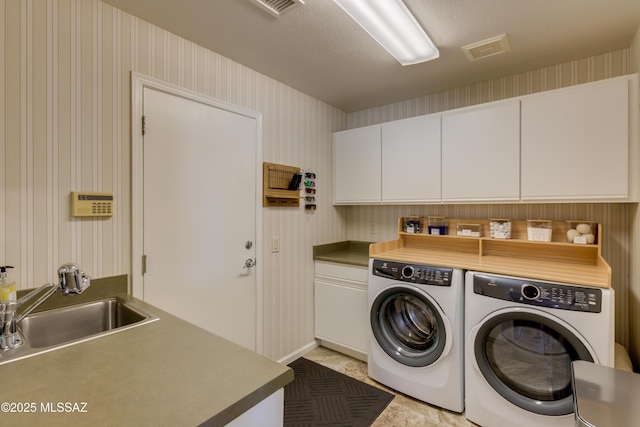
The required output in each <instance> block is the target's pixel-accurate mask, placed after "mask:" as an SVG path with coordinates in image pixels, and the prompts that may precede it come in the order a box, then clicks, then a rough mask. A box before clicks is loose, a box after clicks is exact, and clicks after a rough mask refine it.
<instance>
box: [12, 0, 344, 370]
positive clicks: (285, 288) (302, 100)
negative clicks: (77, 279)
mask: <svg viewBox="0 0 640 427" xmlns="http://www.w3.org/2000/svg"><path fill="white" fill-rule="evenodd" d="M0 62H1V64H0V96H1V98H2V100H3V102H2V103H0V109H1V110H0V129H2V131H1V132H0V153H1V155H2V160H1V165H2V166H1V169H2V173H0V189H1V194H0V211H1V212H2V213H3V215H2V216H1V217H0V218H1V219H0V242H2V244H0V263H7V264H10V265H14V266H15V267H16V268H15V270H14V271H12V272H11V277H13V278H15V279H16V280H17V282H18V286H19V287H20V288H30V287H35V286H38V285H40V284H43V283H45V282H47V281H53V280H56V277H55V272H56V270H57V268H58V266H59V265H61V264H63V263H65V262H69V261H74V262H78V263H79V264H80V265H81V267H82V268H83V269H84V270H85V271H86V272H87V274H89V275H90V276H92V277H107V276H113V275H119V274H130V273H131V260H130V258H131V249H130V248H131V218H130V217H131V202H130V198H131V137H130V115H131V112H130V73H131V71H136V72H139V73H142V74H146V75H148V76H151V77H154V78H158V79H161V80H165V81H168V82H170V83H173V84H176V85H179V86H183V87H186V88H187V89H191V90H195V91H198V92H200V93H203V94H205V95H208V96H212V97H215V98H218V99H220V100H222V101H225V102H230V103H233V104H236V105H239V106H241V107H245V108H249V109H252V110H254V111H258V112H260V113H262V115H263V116H262V120H263V157H264V160H265V161H269V162H276V163H283V164H287V165H293V166H299V167H301V168H302V169H304V170H310V171H314V172H316V174H317V176H318V178H317V185H318V187H317V188H318V193H317V200H318V209H317V210H316V211H315V212H313V213H310V214H308V213H306V212H305V211H304V209H290V208H289V209H287V208H264V209H262V210H261V211H262V214H263V236H262V241H263V242H264V247H263V253H264V257H265V258H266V259H265V260H261V261H263V262H260V260H259V262H260V266H261V270H260V271H261V272H262V274H263V280H262V284H263V288H264V289H263V295H264V307H263V311H264V313H265V318H264V321H263V329H264V331H265V332H264V335H265V336H264V337H263V339H262V341H263V342H264V348H263V349H262V352H263V353H264V354H265V355H267V356H268V357H271V358H274V359H278V358H280V357H282V356H283V355H286V354H289V353H291V352H293V351H295V350H296V349H299V348H301V347H303V346H304V345H307V344H309V343H310V342H312V341H313V337H314V325H313V259H312V247H313V245H316V244H323V243H330V242H334V241H338V240H344V239H345V238H346V237H347V227H346V224H347V223H346V222H347V216H346V213H345V211H344V210H340V209H334V208H333V207H332V206H331V194H330V193H329V192H328V189H330V188H331V181H330V180H329V177H330V176H331V135H332V132H333V131H335V130H340V129H344V128H345V127H346V123H347V122H346V114H345V113H343V112H341V111H339V110H338V109H336V108H334V107H332V106H329V105H327V104H325V103H323V102H321V101H319V100H317V99H314V98H312V97H310V96H307V95H305V94H304V93H301V92H299V91H297V90H294V89H292V88H290V87H288V86H286V85H284V84H282V83H279V82H277V81H274V80H273V79H270V78H268V77H266V76H264V75H262V74H259V73H257V72H255V71H253V70H251V69H248V68H246V67H244V66H241V65H239V64H237V63H235V62H233V61H231V60H229V59H227V58H224V57H222V56H220V55H218V54H216V53H214V52H211V51H208V50H206V49H204V48H202V47H200V46H198V45H195V44H194V43H191V42H189V41H187V40H184V39H182V38H180V37H177V36H175V35H173V34H171V33H169V32H167V31H164V30H162V29H160V28H158V27H155V26H153V25H150V24H148V23H146V22H144V21H142V20H139V19H137V18H135V17H132V16H131V15H129V14H127V13H125V12H122V11H120V10H118V9H114V8H113V7H111V6H109V5H106V4H104V3H102V2H100V1H98V0H46V1H43V0H0ZM74 190H82V191H110V192H113V194H114V198H115V212H114V215H113V217H111V218H107V219H91V218H89V219H85V218H72V217H71V216H70V192H71V191H74ZM271 236H278V237H279V238H280V246H281V249H280V252H279V253H276V254H272V253H271Z"/></svg>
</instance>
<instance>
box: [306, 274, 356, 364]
mask: <svg viewBox="0 0 640 427" xmlns="http://www.w3.org/2000/svg"><path fill="white" fill-rule="evenodd" d="M315 268H316V271H315V280H314V287H315V335H316V338H317V339H319V340H320V341H321V342H322V344H323V345H324V346H326V347H329V348H333V349H335V350H338V351H341V352H343V353H345V354H348V355H350V356H352V357H356V358H358V359H360V360H365V361H366V360H367V336H368V329H369V307H368V300H367V268H366V267H355V266H347V265H342V264H332V263H325V262H316V263H315Z"/></svg>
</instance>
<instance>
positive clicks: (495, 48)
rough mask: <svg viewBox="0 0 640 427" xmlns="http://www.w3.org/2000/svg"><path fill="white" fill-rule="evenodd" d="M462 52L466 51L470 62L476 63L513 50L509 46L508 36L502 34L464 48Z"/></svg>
mask: <svg viewBox="0 0 640 427" xmlns="http://www.w3.org/2000/svg"><path fill="white" fill-rule="evenodd" d="M462 50H463V51H464V54H465V55H467V59H469V61H475V60H478V59H481V58H486V57H488V56H493V55H497V54H499V53H504V52H509V51H510V50H511V46H509V40H508V39H507V35H506V34H502V35H499V36H496V37H491V38H489V39H486V40H482V41H479V42H476V43H471V44H468V45H466V46H462Z"/></svg>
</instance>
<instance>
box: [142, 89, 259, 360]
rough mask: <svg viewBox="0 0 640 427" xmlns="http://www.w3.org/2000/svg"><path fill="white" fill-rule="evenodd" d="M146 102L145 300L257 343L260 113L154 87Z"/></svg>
mask: <svg viewBox="0 0 640 427" xmlns="http://www.w3.org/2000/svg"><path fill="white" fill-rule="evenodd" d="M142 104H143V115H144V122H145V129H144V137H143V169H144V172H143V184H142V185H143V239H142V246H143V249H142V250H143V253H144V255H145V259H146V271H144V272H143V275H142V280H143V295H142V298H143V299H144V300H145V301H147V302H149V303H150V304H153V305H155V306H157V307H159V308H161V309H163V310H166V311H168V312H170V313H172V314H174V315H176V316H178V317H180V318H182V319H184V320H186V321H188V322H191V323H193V324H195V325H197V326H200V327H202V328H204V329H207V330H209V331H211V332H213V333H215V334H218V335H220V336H223V337H225V338H227V339H229V340H231V341H234V342H236V343H238V344H240V345H242V346H244V347H247V348H249V349H251V350H256V321H257V318H256V316H257V304H256V301H257V297H256V291H257V289H256V271H255V267H247V266H246V265H245V263H246V261H247V260H255V258H256V244H255V243H256V242H255V241H256V209H257V206H256V200H257V197H256V156H257V150H256V147H257V135H258V133H257V132H258V131H257V129H258V124H257V119H256V118H255V117H248V116H246V115H243V114H239V113H237V112H233V111H229V110H227V109H224V108H220V107H218V106H212V105H208V104H206V103H203V102H199V101H194V100H191V99H187V98H185V97H182V96H177V95H175V94H169V93H165V92H163V91H159V90H155V89H152V88H148V87H144V88H143V91H142ZM134 193H135V191H134ZM134 197H135V194H134ZM134 257H135V252H134ZM134 290H135V287H134ZM168 345H171V343H168ZM175 345H180V343H175Z"/></svg>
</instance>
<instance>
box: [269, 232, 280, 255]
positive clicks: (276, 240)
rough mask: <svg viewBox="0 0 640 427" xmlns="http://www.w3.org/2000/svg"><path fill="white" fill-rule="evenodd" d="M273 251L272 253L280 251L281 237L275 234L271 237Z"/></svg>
mask: <svg viewBox="0 0 640 427" xmlns="http://www.w3.org/2000/svg"><path fill="white" fill-rule="evenodd" d="M271 252H272V253H276V252H280V237H278V236H273V237H272V238H271Z"/></svg>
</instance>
